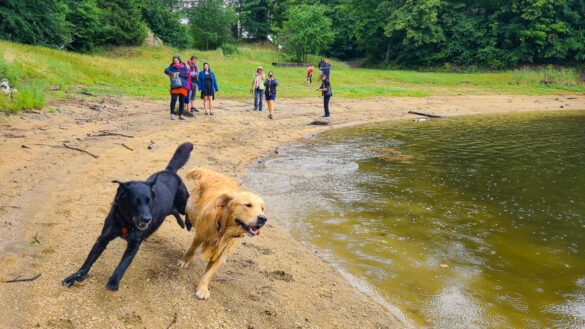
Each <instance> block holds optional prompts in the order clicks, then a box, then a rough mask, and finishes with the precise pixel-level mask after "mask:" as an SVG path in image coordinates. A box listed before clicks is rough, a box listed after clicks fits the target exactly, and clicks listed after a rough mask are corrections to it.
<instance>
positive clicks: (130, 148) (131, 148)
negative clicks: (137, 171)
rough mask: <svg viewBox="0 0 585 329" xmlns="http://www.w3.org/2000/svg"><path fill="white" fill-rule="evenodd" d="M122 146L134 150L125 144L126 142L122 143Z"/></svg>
mask: <svg viewBox="0 0 585 329" xmlns="http://www.w3.org/2000/svg"><path fill="white" fill-rule="evenodd" d="M122 146H124V147H125V148H127V149H129V150H130V151H134V149H133V148H131V147H130V146H128V145H126V144H124V143H122Z"/></svg>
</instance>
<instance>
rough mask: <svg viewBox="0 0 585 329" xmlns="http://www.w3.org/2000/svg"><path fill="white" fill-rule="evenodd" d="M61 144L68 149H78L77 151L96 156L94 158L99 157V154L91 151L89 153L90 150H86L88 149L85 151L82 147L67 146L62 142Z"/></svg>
mask: <svg viewBox="0 0 585 329" xmlns="http://www.w3.org/2000/svg"><path fill="white" fill-rule="evenodd" d="M63 146H65V147H66V148H68V149H70V150H75V151H79V152H83V153H87V154H89V155H91V156H92V157H94V158H96V159H97V158H99V155H95V154H93V153H91V152H88V151H86V150H84V149H79V148H76V147H72V146H69V145H67V144H65V143H63Z"/></svg>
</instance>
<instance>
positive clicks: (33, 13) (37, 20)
mask: <svg viewBox="0 0 585 329" xmlns="http://www.w3.org/2000/svg"><path fill="white" fill-rule="evenodd" d="M67 11H68V8H67V6H66V5H65V4H64V3H63V2H62V1H59V0H30V1H21V0H2V1H1V2H0V38H2V39H5V40H11V41H15V42H21V43H27V44H33V45H41V46H48V47H65V46H67V44H68V43H69V42H70V38H71V37H70V35H69V33H68V31H67V28H68V24H67V22H66V20H65V15H66V14H67Z"/></svg>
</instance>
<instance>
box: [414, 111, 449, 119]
mask: <svg viewBox="0 0 585 329" xmlns="http://www.w3.org/2000/svg"><path fill="white" fill-rule="evenodd" d="M408 113H410V114H416V115H422V116H424V117H429V118H438V119H443V118H448V117H446V116H442V115H436V114H429V113H422V112H415V111H408Z"/></svg>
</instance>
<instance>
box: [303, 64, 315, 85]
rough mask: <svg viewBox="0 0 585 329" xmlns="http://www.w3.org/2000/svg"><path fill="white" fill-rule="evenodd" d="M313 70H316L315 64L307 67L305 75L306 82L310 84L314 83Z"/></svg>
mask: <svg viewBox="0 0 585 329" xmlns="http://www.w3.org/2000/svg"><path fill="white" fill-rule="evenodd" d="M313 71H315V67H314V66H313V65H311V66H309V67H307V74H306V77H305V83H306V84H307V85H310V84H312V83H313Z"/></svg>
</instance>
